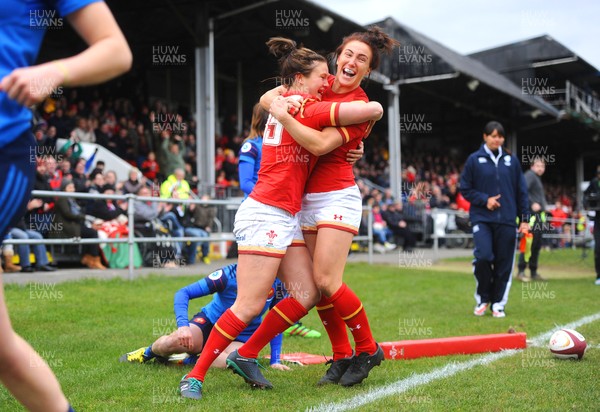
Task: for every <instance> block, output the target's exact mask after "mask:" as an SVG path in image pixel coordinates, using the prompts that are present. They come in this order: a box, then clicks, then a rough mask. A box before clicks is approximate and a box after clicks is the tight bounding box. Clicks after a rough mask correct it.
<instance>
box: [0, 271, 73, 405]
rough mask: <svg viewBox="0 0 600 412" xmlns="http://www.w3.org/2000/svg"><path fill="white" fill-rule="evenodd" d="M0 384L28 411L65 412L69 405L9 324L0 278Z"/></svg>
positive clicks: (43, 364)
mask: <svg viewBox="0 0 600 412" xmlns="http://www.w3.org/2000/svg"><path fill="white" fill-rule="evenodd" d="M0 381H2V383H3V384H4V385H5V386H6V387H7V388H8V390H9V391H10V392H11V393H12V394H13V395H14V396H15V398H17V400H18V401H19V402H21V403H22V404H23V405H24V406H25V407H26V408H27V409H29V410H30V411H40V412H55V411H56V412H66V411H67V410H68V409H69V402H68V401H67V398H65V395H63V393H62V390H61V388H60V384H59V383H58V381H57V380H56V377H55V376H54V373H52V370H51V369H50V367H49V366H48V364H47V363H46V362H45V361H44V360H43V359H42V358H41V357H40V356H39V355H38V354H37V352H36V351H35V350H34V349H33V348H32V347H31V346H30V345H29V344H28V343H27V342H26V341H25V340H23V338H21V337H20V336H19V335H17V334H16V333H15V332H14V331H13V329H12V326H11V324H10V319H9V317H8V311H7V309H6V305H5V303H4V286H3V284H2V275H0Z"/></svg>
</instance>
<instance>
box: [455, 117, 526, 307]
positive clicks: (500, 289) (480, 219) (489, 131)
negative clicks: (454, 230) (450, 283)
mask: <svg viewBox="0 0 600 412" xmlns="http://www.w3.org/2000/svg"><path fill="white" fill-rule="evenodd" d="M504 136H505V134H504V128H503V127H502V125H501V124H500V123H498V122H489V123H488V124H487V125H486V126H485V128H484V130H483V141H484V143H483V144H482V145H481V148H480V149H479V150H478V151H476V152H474V153H472V154H471V155H470V156H469V158H468V159H467V162H466V163H465V167H464V169H463V172H462V174H461V177H460V192H461V193H462V195H463V196H464V197H465V198H466V199H467V200H468V201H469V202H471V209H470V211H469V213H470V218H471V224H472V226H473V240H474V242H475V250H474V252H473V254H474V256H475V259H474V260H473V271H474V274H475V281H476V283H477V288H476V291H475V301H476V302H477V306H476V307H475V311H474V314H475V315H476V316H483V315H484V314H485V312H486V310H487V308H488V307H489V305H490V304H491V305H492V314H493V316H494V317H495V318H503V317H504V316H505V314H504V307H505V306H506V302H507V301H508V292H509V290H510V285H511V279H512V277H511V274H512V270H513V266H514V258H515V245H516V241H517V230H516V228H517V221H520V225H519V229H518V231H519V232H525V231H528V230H529V225H528V223H527V222H528V221H529V216H528V213H529V199H528V197H527V185H526V183H525V178H524V177H523V171H522V170H521V165H520V164H519V161H518V160H517V158H516V157H515V156H513V155H511V154H509V153H507V152H506V151H505V150H503V149H502V145H503V144H504Z"/></svg>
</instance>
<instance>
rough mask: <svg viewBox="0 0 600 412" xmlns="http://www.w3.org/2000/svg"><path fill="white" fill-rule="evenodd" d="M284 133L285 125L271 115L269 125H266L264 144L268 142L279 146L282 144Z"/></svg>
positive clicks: (270, 144) (269, 144)
mask: <svg viewBox="0 0 600 412" xmlns="http://www.w3.org/2000/svg"><path fill="white" fill-rule="evenodd" d="M282 135H283V125H282V124H281V123H279V121H278V120H277V119H275V118H274V117H273V116H271V115H269V119H268V120H267V125H266V126H265V133H264V136H263V144H266V145H268V146H279V145H280V144H281V137H282Z"/></svg>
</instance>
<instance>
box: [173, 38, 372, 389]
mask: <svg viewBox="0 0 600 412" xmlns="http://www.w3.org/2000/svg"><path fill="white" fill-rule="evenodd" d="M267 45H268V46H269V50H270V51H271V53H273V54H274V55H275V56H277V57H279V64H280V68H281V77H282V79H283V84H286V85H289V87H288V91H287V93H286V95H287V96H290V97H292V98H293V99H297V100H299V101H301V105H300V106H301V108H300V110H299V113H298V115H297V117H298V119H299V121H301V122H302V123H303V124H307V125H308V127H314V128H317V129H319V130H320V129H323V128H324V127H326V126H332V125H337V124H354V123H359V122H363V121H368V120H375V119H379V118H381V116H382V114H383V109H382V107H381V105H380V104H379V103H365V102H358V103H356V102H354V103H342V104H338V103H337V102H328V103H323V102H321V103H319V102H318V101H317V99H318V98H320V95H321V92H322V91H324V89H325V88H327V87H328V81H327V79H328V76H329V72H328V69H327V62H326V59H325V58H324V57H323V56H321V55H319V54H317V53H315V52H313V51H312V50H309V49H306V48H297V47H296V44H295V42H293V41H291V40H289V39H283V38H273V39H271V40H269V42H268V43H267ZM280 103H283V102H280ZM314 163H315V157H314V156H313V155H311V154H310V153H309V152H308V151H306V150H305V149H303V148H302V147H301V146H300V145H299V144H298V143H296V142H295V141H294V139H292V137H291V136H289V134H288V133H287V132H285V130H284V129H283V127H282V126H281V124H279V122H277V121H276V120H275V119H273V118H272V117H270V118H269V120H268V121H267V127H266V128H265V133H264V136H263V154H262V159H261V166H260V170H259V174H258V181H257V183H256V185H255V187H254V189H253V191H252V193H251V194H250V196H249V198H248V199H246V200H245V201H244V202H243V203H242V205H241V206H240V208H239V210H238V212H237V213H236V217H235V224H234V234H235V236H236V240H237V242H238V251H239V259H238V272H237V279H238V295H237V298H236V301H235V303H234V304H233V306H232V307H231V308H230V309H228V310H227V311H226V312H225V313H224V314H223V315H222V316H221V318H219V320H218V321H217V322H216V323H215V325H214V330H213V333H211V335H210V337H209V339H208V341H207V342H206V345H205V347H204V350H203V351H202V354H201V355H200V358H199V360H198V362H197V363H196V366H195V367H194V369H193V370H192V371H191V372H190V373H189V374H187V375H186V376H184V377H183V379H182V380H181V382H180V385H179V388H180V392H181V395H182V396H183V397H185V398H191V399H200V398H201V397H202V383H203V382H204V378H205V375H206V372H207V370H208V367H209V366H210V364H211V363H212V362H213V360H214V358H216V357H217V356H218V355H219V354H220V353H221V352H222V351H223V350H224V349H225V348H226V347H227V346H228V345H229V343H230V342H231V341H232V340H234V339H235V337H236V336H237V335H238V334H239V333H240V332H241V331H242V330H243V329H244V328H245V327H246V325H247V323H248V322H250V321H251V320H252V319H253V318H254V317H256V315H258V313H260V310H261V309H262V308H261V306H262V305H263V303H264V301H265V299H266V295H267V293H268V291H269V289H270V285H271V284H272V283H273V280H274V279H275V276H276V274H277V273H278V271H279V273H280V274H281V275H282V276H281V280H282V281H283V282H284V285H285V286H286V289H287V290H288V292H289V294H290V296H289V297H287V298H285V299H283V300H282V301H281V302H279V303H278V304H277V305H276V306H275V307H274V308H273V310H272V311H271V314H270V315H267V317H265V320H264V321H263V324H262V325H263V326H261V327H260V328H259V329H258V330H257V331H256V332H255V335H259V337H258V338H257V339H256V345H260V348H262V347H263V346H264V344H261V343H262V341H263V339H266V342H268V341H270V340H271V338H272V337H273V336H275V335H276V334H277V333H281V332H283V331H284V330H285V329H287V328H288V327H289V326H290V325H292V324H294V323H295V322H296V321H298V320H299V319H300V318H302V317H303V316H304V315H306V313H307V311H308V310H309V309H310V308H312V307H313V306H314V305H315V304H316V303H317V302H318V301H319V298H320V293H319V291H318V289H317V288H316V286H315V284H314V281H313V277H312V263H311V260H310V256H309V254H308V251H307V249H306V248H305V247H296V248H290V249H288V246H290V245H291V244H292V242H293V240H294V239H298V240H299V239H302V234H301V232H300V230H299V225H298V218H297V216H296V214H297V213H298V212H299V211H300V208H301V203H302V194H303V191H304V187H305V184H306V180H307V178H308V175H309V174H310V171H311V169H312V166H313V165H314ZM286 251H287V255H286ZM284 256H285V259H282V258H283V257H284ZM261 301H262V302H261ZM266 342H265V344H266ZM259 350H260V349H259ZM230 360H231V361H232V362H231V365H230ZM228 365H230V367H232V368H233V369H234V371H235V372H237V373H238V374H240V375H241V376H243V377H244V378H245V379H246V380H247V381H248V382H250V383H251V384H253V385H255V386H258V387H263V388H270V387H272V385H271V383H270V382H269V381H267V380H266V379H265V378H264V377H263V376H262V374H261V373H260V371H259V369H258V362H257V360H256V356H254V357H249V358H246V357H243V356H239V355H238V353H237V351H235V352H233V353H232V354H231V355H230V356H229V357H228Z"/></svg>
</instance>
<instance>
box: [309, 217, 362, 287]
mask: <svg viewBox="0 0 600 412" xmlns="http://www.w3.org/2000/svg"><path fill="white" fill-rule="evenodd" d="M353 238H354V235H353V234H352V233H349V232H344V231H342V230H337V229H331V228H322V229H319V234H318V235H317V241H316V243H315V249H314V254H313V261H314V277H315V283H316V284H317V287H318V288H319V289H320V290H321V292H322V293H324V294H325V295H327V296H328V297H329V296H331V295H333V294H334V293H335V292H336V291H337V290H338V289H339V288H340V287H341V286H342V278H343V276H344V268H345V266H346V259H347V257H348V250H350V246H351V245H352V239H353ZM331 245H335V247H331Z"/></svg>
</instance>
